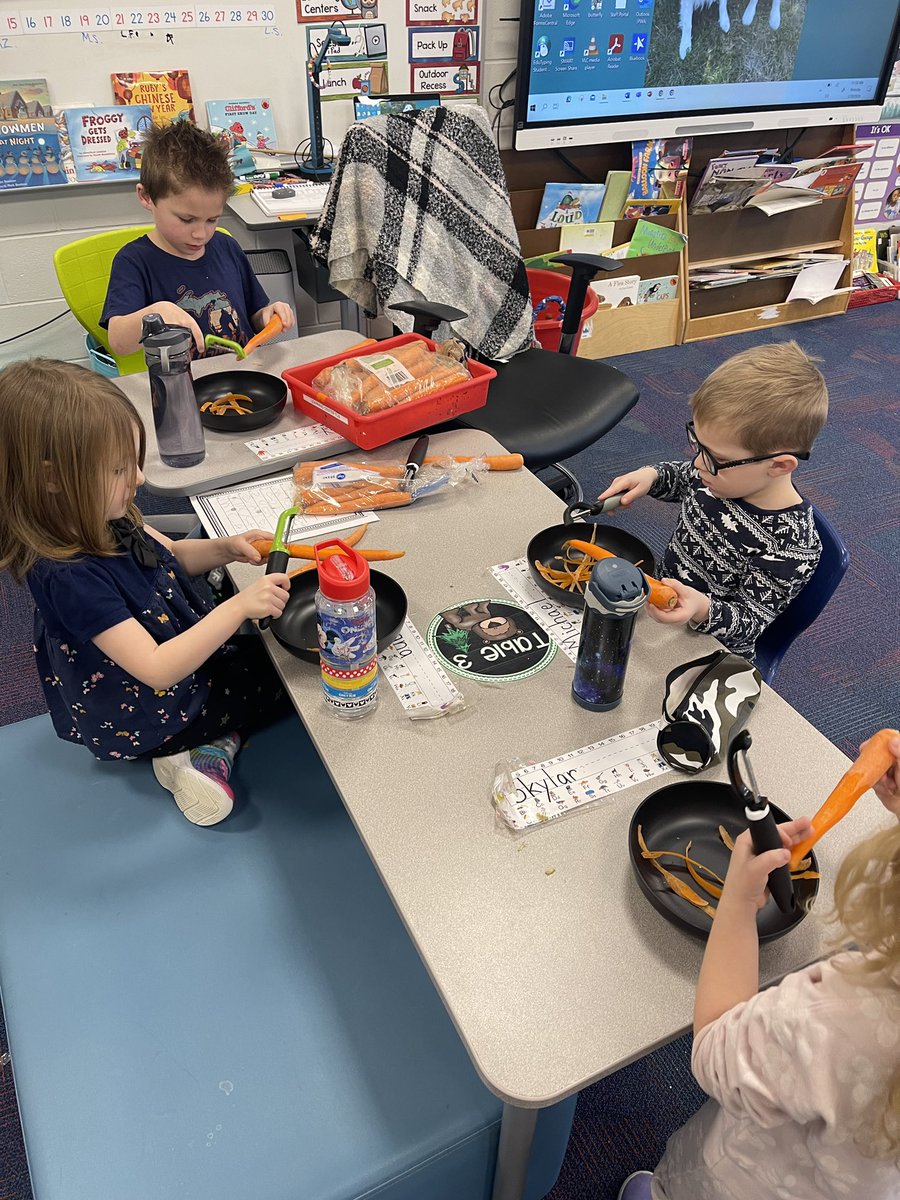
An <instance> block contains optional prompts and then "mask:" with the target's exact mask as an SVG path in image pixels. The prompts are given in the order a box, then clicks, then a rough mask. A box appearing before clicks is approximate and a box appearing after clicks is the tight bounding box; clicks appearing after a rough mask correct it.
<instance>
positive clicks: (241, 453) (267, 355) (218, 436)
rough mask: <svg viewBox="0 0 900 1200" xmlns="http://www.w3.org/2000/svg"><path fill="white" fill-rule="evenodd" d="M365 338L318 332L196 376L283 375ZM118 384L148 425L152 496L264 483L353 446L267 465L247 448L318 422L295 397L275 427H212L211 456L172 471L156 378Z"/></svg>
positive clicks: (218, 361) (226, 358)
mask: <svg viewBox="0 0 900 1200" xmlns="http://www.w3.org/2000/svg"><path fill="white" fill-rule="evenodd" d="M359 340H360V335H359V334H358V333H352V332H351V331H350V330H348V329H335V330H332V331H331V332H329V333H314V334H312V335H310V336H309V337H300V338H292V339H290V340H288V341H286V342H276V343H275V345H272V346H260V348H259V349H258V350H254V351H253V353H252V354H251V355H250V356H249V357H248V358H244V359H240V360H238V359H236V358H235V357H234V355H232V354H219V355H215V356H214V357H213V358H205V359H200V360H198V361H197V362H195V363H193V364H192V366H191V372H192V374H193V377H194V378H195V379H198V378H200V377H201V376H203V375H210V374H213V373H214V372H216V371H223V370H228V371H235V370H236V371H267V372H269V373H270V374H272V375H281V372H282V371H284V370H287V368H288V367H296V366H298V365H299V364H300V363H307V362H314V361H315V360H316V359H317V358H328V357H329V355H331V354H339V353H340V352H341V350H345V349H346V348H347V347H348V346H353V345H355V344H356V343H357V342H359ZM116 383H117V384H118V386H119V387H120V388H121V390H122V391H123V392H124V393H125V395H126V396H128V398H129V399H130V400H131V401H132V403H133V404H134V406H135V408H136V409H137V411H138V414H139V416H140V418H141V420H142V422H143V424H144V429H145V430H146V433H147V454H146V458H145V461H144V476H145V483H146V486H147V487H148V488H149V489H150V491H151V492H156V493H157V494H158V495H160V496H195V495H197V493H198V492H207V491H211V490H213V489H216V488H223V487H230V486H231V485H232V484H235V483H243V482H245V481H246V480H248V479H258V478H259V477H261V476H263V475H272V474H274V473H275V472H277V471H286V470H287V469H288V467H291V466H293V464H294V463H295V462H299V461H300V460H301V459H302V458H322V457H327V456H328V455H329V454H331V453H332V452H333V451H338V452H339V451H341V450H342V449H346V448H347V446H348V445H349V443H348V442H345V441H338V442H333V443H331V444H330V445H328V446H319V447H316V448H314V449H311V450H308V451H306V452H304V453H298V454H296V455H293V456H289V457H286V458H279V459H275V460H272V461H270V462H261V461H260V460H259V458H258V457H257V456H256V455H255V454H254V453H253V451H252V450H249V449H248V448H247V442H249V441H253V440H256V439H258V438H263V437H269V436H271V435H272V434H276V433H285V432H287V431H288V430H291V429H298V428H300V427H301V426H304V425H311V424H314V422H312V421H311V420H310V418H309V417H306V416H304V415H303V413H300V412H297V410H296V409H295V408H294V406H293V404H292V403H291V397H290V395H289V396H288V402H287V404H286V405H285V407H284V410H283V412H282V413H281V415H280V416H279V418H278V420H277V421H273V422H272V424H271V425H266V426H264V428H262V429H252V430H248V431H246V432H243V433H220V432H219V431H218V430H212V429H206V430H204V433H205V435H206V457H205V458H204V459H203V461H202V462H201V463H198V464H197V465H196V466H195V467H169V466H167V465H166V464H165V463H164V462H163V461H162V459H161V458H160V457H159V448H158V447H157V444H156V431H155V429H154V427H153V409H152V405H151V401H150V380H149V377H148V376H147V374H146V372H142V373H141V374H139V375H123V376H122V377H121V378H120V379H117V380H116Z"/></svg>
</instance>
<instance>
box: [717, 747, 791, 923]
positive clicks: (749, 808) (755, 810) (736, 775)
mask: <svg viewBox="0 0 900 1200" xmlns="http://www.w3.org/2000/svg"><path fill="white" fill-rule="evenodd" d="M752 744H753V739H752V738H751V737H750V734H749V733H748V732H747V730H746V729H742V730H741V732H740V733H738V734H737V735H736V736H735V737H733V738H732V740H731V745H730V746H729V747H728V778H729V780H730V781H731V786H732V788H733V789H734V792H735V794H736V795H737V797H738V799H739V800H740V801H741V803H742V804H743V805H744V813H745V815H746V817H747V821H748V823H749V828H750V839H751V841H752V842H753V850H754V853H756V854H764V853H765V852H766V850H781V849H782V841H781V836H780V834H779V832H778V826H777V825H776V824H775V818H774V817H773V816H772V810H771V809H770V808H769V802H768V800H767V799H766V797H765V796H761V795H760V794H759V788H758V787H757V784H756V776H755V775H754V774H753V768H752V767H751V765H750V759H749V758H748V757H747V751H748V750H749V749H750V747H751V745H752ZM738 755H741V756H742V758H743V761H742V763H741V764H740V765H739V764H738ZM742 769H743V771H744V772H745V773H746V776H747V781H748V782H745V781H744V777H743V775H742V773H741V771H742ZM769 891H770V892H771V893H772V899H773V900H774V901H775V903H776V904H777V905H778V907H779V908H780V909H781V911H782V912H783V913H790V912H793V911H794V908H795V906H796V900H795V899H794V881H793V880H792V879H791V870H790V867H789V865H788V864H787V863H785V865H784V866H783V867H776V868H775V870H774V871H771V872H770V873H769Z"/></svg>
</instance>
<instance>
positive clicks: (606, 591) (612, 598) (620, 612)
mask: <svg viewBox="0 0 900 1200" xmlns="http://www.w3.org/2000/svg"><path fill="white" fill-rule="evenodd" d="M649 595H650V585H649V584H648V583H647V580H646V578H645V577H644V573H643V571H641V570H640V568H639V567H635V566H634V565H633V564H632V563H630V562H628V561H627V560H626V559H624V558H603V559H601V560H600V562H598V563H597V565H596V566H595V567H594V569H593V571H592V572H591V578H590V580H589V581H588V585H587V588H586V589H585V593H584V602H585V604H586V606H587V607H588V608H592V609H594V611H595V612H600V613H604V614H605V615H606V616H609V617H626V616H628V614H629V613H633V612H637V610H638V609H639V608H642V607H643V605H644V604H645V603H646V602H647V597H648V596H649Z"/></svg>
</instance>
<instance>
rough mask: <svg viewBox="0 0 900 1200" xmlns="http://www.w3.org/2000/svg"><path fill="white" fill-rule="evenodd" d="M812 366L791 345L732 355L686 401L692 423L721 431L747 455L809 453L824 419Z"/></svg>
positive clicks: (823, 397)
mask: <svg viewBox="0 0 900 1200" xmlns="http://www.w3.org/2000/svg"><path fill="white" fill-rule="evenodd" d="M818 361H820V360H819V359H812V358H810V357H809V355H808V354H805V353H804V351H803V350H801V349H800V347H799V346H798V345H797V343H796V342H776V343H772V344H770V345H766V346H754V347H753V349H752V350H744V351H742V352H741V353H740V354H735V355H734V356H733V357H732V358H729V359H728V360H727V361H726V362H723V363H722V365H721V366H720V367H717V368H716V369H715V371H713V373H712V374H711V375H710V376H708V378H706V379H705V380H704V381H703V383H701V385H700V387H699V388H698V389H697V391H696V392H695V393H694V395H693V396H692V397H691V412H692V414H693V417H694V420H695V421H702V422H703V424H704V426H705V427H709V426H715V427H716V429H720V430H722V431H727V433H728V434H730V435H731V436H733V437H734V439H735V441H736V442H737V443H739V444H740V445H741V446H746V448H747V450H749V451H750V453H751V454H769V453H772V454H774V453H776V452H777V451H779V450H784V451H788V450H800V451H808V450H811V449H812V445H813V442H814V441H815V440H816V435H817V434H818V432H819V430H820V429H821V428H822V426H823V425H824V424H825V418H826V417H827V416H828V388H827V387H826V386H825V380H824V379H823V378H822V373H821V371H820V370H819V369H818V367H816V366H815V363H816V362H818Z"/></svg>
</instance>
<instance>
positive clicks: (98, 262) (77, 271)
mask: <svg viewBox="0 0 900 1200" xmlns="http://www.w3.org/2000/svg"><path fill="white" fill-rule="evenodd" d="M152 228H153V226H152V225H132V226H130V227H129V228H127V229H111V230H110V231H109V232H108V233H95V234H93V235H92V236H91V237H86V238H79V240H78V241H77V242H69V243H68V245H65V246H60V247H59V249H58V250H57V251H56V253H55V254H54V255H53V265H54V267H55V268H56V277H57V279H58V280H59V286H60V288H61V289H62V294H63V296H64V298H65V301H66V303H67V304H68V306H69V308H70V309H71V310H72V314H73V316H74V317H75V319H76V320H77V321H78V322H79V324H80V325H83V326H84V328H85V329H86V330H87V332H88V351H89V352H90V351H91V349H92V343H93V345H94V346H95V347H99V349H100V350H101V351H102V352H103V355H104V357H107V356H108V358H110V359H112V361H113V362H114V363H115V365H116V367H117V368H118V374H119V375H134V374H136V373H137V372H138V371H144V370H146V363H145V362H144V354H143V351H141V350H138V351H136V352H135V353H134V354H125V355H121V356H120V355H117V354H113V352H112V350H111V349H110V347H109V336H108V334H107V332H106V330H105V329H102V328H101V327H100V325H99V321H100V314H101V313H102V312H103V303H104V301H105V300H106V289H107V286H108V284H109V273H110V270H111V269H112V261H113V259H114V258H115V257H116V254H118V252H119V250H121V248H122V247H123V246H125V245H127V244H128V242H133V241H134V240H135V238H139V237H140V236H141V235H142V234H144V233H149V232H150V230H151V229H152ZM91 358H92V362H94V363H95V364H96V359H95V358H94V356H93V355H92V356H91ZM103 373H106V372H105V371H104V372H103Z"/></svg>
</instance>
